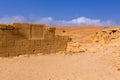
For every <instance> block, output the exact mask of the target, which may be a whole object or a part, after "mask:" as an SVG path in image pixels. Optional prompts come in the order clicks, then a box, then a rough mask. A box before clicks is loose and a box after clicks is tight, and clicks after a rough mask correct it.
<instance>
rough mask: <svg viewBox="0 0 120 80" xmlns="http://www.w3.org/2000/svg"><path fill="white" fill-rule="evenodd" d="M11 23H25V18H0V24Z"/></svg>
mask: <svg viewBox="0 0 120 80" xmlns="http://www.w3.org/2000/svg"><path fill="white" fill-rule="evenodd" d="M12 22H26V18H25V17H23V16H12V17H8V16H5V17H2V18H0V23H5V24H9V23H12Z"/></svg>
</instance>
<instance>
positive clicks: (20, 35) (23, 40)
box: [0, 23, 70, 57]
mask: <svg viewBox="0 0 120 80" xmlns="http://www.w3.org/2000/svg"><path fill="white" fill-rule="evenodd" d="M1 25H2V24H1ZM3 28H4V30H3ZM69 41H70V40H69V37H68V36H57V35H55V28H47V27H46V26H45V25H42V24H28V23H13V24H11V25H2V29H0V56H1V57H6V56H19V55H24V54H39V53H42V54H50V53H56V52H59V51H66V48H67V43H68V42H69Z"/></svg>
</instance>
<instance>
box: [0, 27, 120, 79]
mask: <svg viewBox="0 0 120 80" xmlns="http://www.w3.org/2000/svg"><path fill="white" fill-rule="evenodd" d="M55 27H56V28H57V29H56V35H68V36H70V37H71V38H72V39H73V43H75V44H77V45H78V44H79V48H77V50H76V52H75V51H73V52H72V51H68V52H60V53H56V54H46V55H41V54H38V55H21V56H19V57H7V58H3V57H1V58H0V80H120V38H119V37H118V36H117V38H113V37H112V40H110V41H109V40H108V39H107V42H106V43H103V42H102V41H100V43H95V42H93V43H90V42H87V40H86V39H88V38H89V36H91V35H93V34H94V33H96V32H98V31H101V30H104V29H106V30H109V29H118V28H116V27H114V28H109V27H97V26H82V27H78V26H77V27H74V26H71V27H64V26H62V27H61V26H55ZM117 34H119V33H116V34H115V35H117ZM103 35H104V34H103ZM110 35H111V34H110ZM98 39H101V38H98ZM74 47H76V45H74V46H73V50H75V49H74Z"/></svg>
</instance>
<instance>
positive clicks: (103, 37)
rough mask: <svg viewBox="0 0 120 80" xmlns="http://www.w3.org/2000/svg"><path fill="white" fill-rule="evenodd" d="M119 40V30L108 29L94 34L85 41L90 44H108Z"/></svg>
mask: <svg viewBox="0 0 120 80" xmlns="http://www.w3.org/2000/svg"><path fill="white" fill-rule="evenodd" d="M119 38H120V29H119V28H117V29H108V30H102V31H99V32H96V33H95V34H93V35H91V36H90V37H89V38H88V39H87V40H86V41H87V42H90V43H109V42H111V41H113V40H115V39H119Z"/></svg>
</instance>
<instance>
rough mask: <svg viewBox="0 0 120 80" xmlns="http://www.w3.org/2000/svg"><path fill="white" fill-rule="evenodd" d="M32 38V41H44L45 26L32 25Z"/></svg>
mask: <svg viewBox="0 0 120 80" xmlns="http://www.w3.org/2000/svg"><path fill="white" fill-rule="evenodd" d="M30 28H31V30H30V31H31V32H30V33H31V38H32V39H44V34H45V25H44V24H31V25H30Z"/></svg>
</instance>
